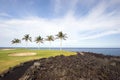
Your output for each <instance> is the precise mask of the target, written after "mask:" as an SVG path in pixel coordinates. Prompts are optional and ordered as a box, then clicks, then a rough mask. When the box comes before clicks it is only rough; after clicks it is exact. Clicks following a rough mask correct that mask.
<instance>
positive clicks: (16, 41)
mask: <svg viewBox="0 0 120 80" xmlns="http://www.w3.org/2000/svg"><path fill="white" fill-rule="evenodd" d="M11 42H12V44H18V43H21V40H19V39H16V38H15V39H14V40H12V41H11Z"/></svg>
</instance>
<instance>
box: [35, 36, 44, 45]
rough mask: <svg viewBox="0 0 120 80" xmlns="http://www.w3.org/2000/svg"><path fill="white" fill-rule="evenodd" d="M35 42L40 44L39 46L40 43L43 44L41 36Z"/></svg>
mask: <svg viewBox="0 0 120 80" xmlns="http://www.w3.org/2000/svg"><path fill="white" fill-rule="evenodd" d="M35 42H36V43H39V45H40V43H43V38H42V37H41V36H38V37H36V39H35Z"/></svg>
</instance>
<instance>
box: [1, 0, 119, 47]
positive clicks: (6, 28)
mask: <svg viewBox="0 0 120 80" xmlns="http://www.w3.org/2000/svg"><path fill="white" fill-rule="evenodd" d="M64 1H67V2H69V1H68V0H64ZM92 1H94V0H92ZM111 1H112V0H111ZM116 1H117V0H116ZM79 2H80V1H79V0H75V1H73V0H70V3H69V4H70V5H71V7H69V9H68V11H67V12H66V14H65V15H64V16H63V17H60V18H52V19H47V18H42V17H38V16H29V17H24V18H21V19H20V18H19V19H15V18H14V19H8V20H2V21H1V22H0V26H1V31H0V33H9V36H12V37H11V38H10V37H9V39H13V38H14V37H16V36H17V37H18V38H21V37H22V36H23V35H24V34H26V33H29V34H30V35H31V36H32V37H35V36H37V35H41V36H43V37H46V35H49V34H53V35H55V34H56V33H57V32H58V31H63V32H65V33H67V34H68V40H67V41H65V42H64V46H70V45H72V46H79V45H80V44H81V42H79V41H81V40H83V41H85V40H90V39H92V40H95V39H97V38H101V37H104V36H108V35H113V34H114V35H115V34H120V15H118V13H119V11H117V10H115V9H114V10H111V11H110V12H109V11H108V8H109V7H111V5H113V4H116V2H115V3H112V4H111V2H110V3H109V2H106V1H102V2H100V3H98V4H97V5H95V6H94V7H92V8H91V9H90V10H89V11H88V13H87V15H86V16H82V17H79V18H78V17H76V16H75V8H76V5H77V4H78V3H79ZM113 2H114V1H113ZM62 3H63V0H56V2H55V13H59V11H60V10H61V9H63V8H64V6H65V5H64V6H63V4H62ZM117 3H118V2H117ZM70 5H69V6H70ZM2 15H3V14H2ZM4 15H5V14H4ZM6 15H7V14H6ZM83 32H84V33H83ZM1 35H2V37H4V38H7V37H8V35H6V34H1ZM3 35H4V36H3ZM2 41H3V40H2ZM58 43H59V41H58V40H57V41H55V42H54V44H53V46H56V45H58V46H59V44H58ZM68 44H69V45H68ZM32 45H34V46H35V44H33V43H32ZM45 45H46V46H48V45H49V44H45ZM85 45H86V44H85Z"/></svg>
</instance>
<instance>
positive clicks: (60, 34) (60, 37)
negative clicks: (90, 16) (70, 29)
mask: <svg viewBox="0 0 120 80" xmlns="http://www.w3.org/2000/svg"><path fill="white" fill-rule="evenodd" d="M66 35H67V34H63V33H62V31H60V32H58V34H57V35H56V36H57V39H60V50H62V40H66V38H67V36H66Z"/></svg>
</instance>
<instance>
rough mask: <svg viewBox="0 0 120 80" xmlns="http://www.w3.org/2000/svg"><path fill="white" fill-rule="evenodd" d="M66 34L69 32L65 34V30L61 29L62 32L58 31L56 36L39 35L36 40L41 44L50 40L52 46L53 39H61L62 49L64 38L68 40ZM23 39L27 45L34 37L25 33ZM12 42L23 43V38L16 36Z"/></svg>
mask: <svg viewBox="0 0 120 80" xmlns="http://www.w3.org/2000/svg"><path fill="white" fill-rule="evenodd" d="M66 35H67V34H63V32H62V31H60V32H58V34H57V35H56V37H54V36H53V35H49V36H47V38H42V37H41V36H38V37H36V38H35V42H36V43H37V44H39V45H40V44H41V43H43V42H44V41H49V42H50V46H51V42H52V41H54V40H55V39H60V50H62V40H66V38H67V36H66ZM22 40H24V41H26V46H27V43H28V42H32V37H30V35H29V34H26V35H24V37H23V38H22ZM11 42H12V44H18V43H21V40H20V39H16V38H15V39H14V40H12V41H11ZM26 48H27V47H26ZM49 49H50V47H49Z"/></svg>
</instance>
